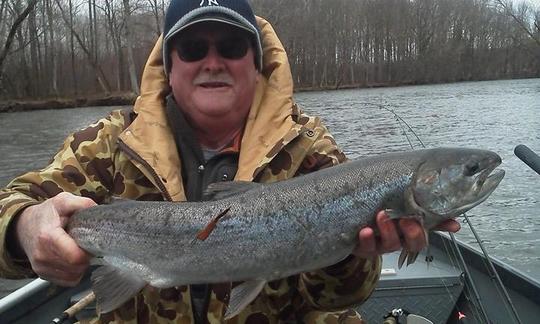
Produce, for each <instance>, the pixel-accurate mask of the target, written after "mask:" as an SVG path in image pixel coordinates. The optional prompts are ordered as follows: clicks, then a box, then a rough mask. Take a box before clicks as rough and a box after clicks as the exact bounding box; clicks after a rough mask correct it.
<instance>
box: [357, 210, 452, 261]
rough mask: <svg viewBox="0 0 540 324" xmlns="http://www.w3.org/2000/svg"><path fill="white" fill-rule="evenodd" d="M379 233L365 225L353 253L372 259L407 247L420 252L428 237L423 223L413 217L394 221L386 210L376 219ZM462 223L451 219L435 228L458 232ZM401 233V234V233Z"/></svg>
mask: <svg viewBox="0 0 540 324" xmlns="http://www.w3.org/2000/svg"><path fill="white" fill-rule="evenodd" d="M375 224H376V225H375V226H376V227H377V229H378V230H377V232H378V235H376V231H375V230H374V228H373V227H369V226H368V227H364V228H362V229H361V230H360V232H359V233H358V238H359V242H358V245H357V246H356V248H355V250H354V251H353V254H354V255H356V256H359V257H362V258H366V259H372V258H375V257H376V256H378V255H381V254H384V253H389V252H394V251H397V250H401V249H402V248H407V250H409V251H411V252H420V251H421V250H422V249H423V248H425V247H426V245H427V242H426V237H425V235H424V229H423V228H422V225H420V223H418V222H417V221H416V220H414V219H412V218H402V219H399V220H398V221H397V222H394V221H392V220H391V219H390V218H389V217H388V215H387V214H386V213H385V212H384V211H380V212H379V213H377V216H376V219H375ZM460 228H461V225H460V224H459V223H458V222H457V221H455V220H453V219H449V220H446V221H444V222H442V223H441V224H440V225H439V226H437V227H436V228H435V230H438V231H447V232H453V233H455V232H457V231H459V229H460ZM400 233H401V235H400Z"/></svg>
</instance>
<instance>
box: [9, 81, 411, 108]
mask: <svg viewBox="0 0 540 324" xmlns="http://www.w3.org/2000/svg"><path fill="white" fill-rule="evenodd" d="M408 85H415V82H400V83H371V84H347V85H339V86H326V87H296V88H295V90H294V92H308V91H326V90H343V89H358V88H366V89H369V88H385V87H398V86H408ZM135 99H137V96H136V95H135V94H133V93H119V94H114V95H106V96H99V95H94V96H90V97H80V98H61V99H56V98H48V99H40V100H23V99H21V100H7V101H0V113H6V112H19V111H32V110H48V109H67V108H78V107H99V106H127V105H133V104H134V103H135Z"/></svg>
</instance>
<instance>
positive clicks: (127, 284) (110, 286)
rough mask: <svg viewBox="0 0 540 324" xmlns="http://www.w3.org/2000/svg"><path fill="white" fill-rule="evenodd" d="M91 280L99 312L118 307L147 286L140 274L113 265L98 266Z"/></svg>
mask: <svg viewBox="0 0 540 324" xmlns="http://www.w3.org/2000/svg"><path fill="white" fill-rule="evenodd" d="M91 280H92V290H93V291H94V294H95V295H96V301H97V305H98V312H99V313H107V312H110V311H112V310H115V309H117V308H118V307H120V306H122V304H124V303H125V302H126V301H128V300H129V299H130V298H131V297H133V296H135V295H136V294H137V293H138V292H139V291H140V290H141V289H142V288H143V287H144V286H146V282H145V281H144V280H142V279H141V278H139V277H138V276H136V275H134V274H132V273H129V272H126V271H122V270H120V269H118V268H115V267H112V266H102V267H99V268H97V269H96V270H94V272H92V276H91Z"/></svg>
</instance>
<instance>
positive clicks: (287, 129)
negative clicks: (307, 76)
mask: <svg viewBox="0 0 540 324" xmlns="http://www.w3.org/2000/svg"><path fill="white" fill-rule="evenodd" d="M258 22H259V24H260V28H261V32H262V36H263V50H264V54H263V57H264V68H263V71H262V74H263V76H264V77H263V78H261V82H259V84H258V86H257V92H256V95H255V99H254V103H253V105H252V108H251V110H250V114H249V116H248V121H247V125H246V127H245V130H244V135H243V137H242V142H241V147H240V155H239V163H238V171H237V173H236V177H235V180H243V181H259V182H273V181H279V180H282V179H287V178H290V177H293V176H295V175H299V174H302V173H307V172H312V171H316V170H318V169H321V168H325V167H329V166H332V165H335V164H338V163H341V162H343V161H345V156H344V155H343V153H342V152H341V150H340V149H339V148H338V146H337V145H336V143H335V141H334V139H333V137H332V136H331V135H330V133H329V132H328V130H327V129H326V128H325V126H324V125H323V124H322V123H321V121H320V120H319V119H318V118H314V117H309V116H307V115H305V114H303V113H302V112H301V111H300V110H299V109H298V107H297V106H296V104H294V101H293V99H292V92H293V91H292V89H293V84H292V77H291V75H290V68H289V65H288V61H287V56H286V54H285V51H284V49H283V46H282V44H281V43H280V41H279V39H278V38H277V36H276V35H275V32H274V30H273V29H272V27H271V26H270V25H269V24H268V23H267V22H266V21H264V20H263V19H259V18H258ZM168 91H169V90H168V85H167V80H166V77H165V75H164V73H163V66H162V57H161V39H160V40H158V42H157V44H156V46H155V47H154V49H153V51H152V53H151V54H150V57H149V60H148V62H147V64H146V66H145V70H144V74H143V78H142V82H141V95H140V96H139V97H138V99H137V101H136V103H135V106H134V109H133V111H131V112H127V111H113V112H112V113H111V114H110V115H109V116H108V117H107V118H104V119H102V120H99V121H98V122H96V123H95V124H92V125H90V126H89V127H87V128H85V129H83V130H81V131H78V132H76V133H74V134H72V135H70V136H69V137H68V138H67V139H66V141H65V142H64V145H63V147H62V148H61V150H60V151H59V152H58V153H57V154H56V156H55V157H54V159H53V160H52V162H51V163H50V165H49V166H47V167H46V168H44V169H42V170H40V171H36V172H30V173H27V174H25V175H22V176H20V177H18V178H17V179H15V180H13V181H12V182H11V183H10V184H9V185H8V187H7V188H6V189H4V190H2V191H0V217H1V218H0V222H1V223H0V224H1V231H0V252H1V257H0V275H1V276H2V277H8V278H21V277H25V276H33V275H35V274H33V273H32V271H31V269H30V268H29V266H28V263H27V262H25V260H15V259H13V258H12V257H11V256H10V255H9V252H8V251H7V248H6V237H7V236H6V232H7V229H8V226H9V224H10V221H11V220H12V218H13V217H14V215H17V213H19V212H20V211H21V210H22V209H23V208H25V207H27V206H29V205H32V204H35V203H37V202H40V201H43V200H45V199H47V198H50V197H53V196H55V195H56V194H58V193H60V192H62V191H67V192H71V193H74V194H77V195H80V196H85V197H90V198H92V199H93V200H94V201H96V202H97V203H101V202H103V201H105V200H107V199H108V198H110V197H111V196H116V197H121V198H127V199H137V200H170V201H184V200H186V197H185V194H184V191H183V181H182V175H181V171H180V170H181V158H180V157H179V156H178V153H177V149H176V146H175V142H174V139H173V136H172V134H171V131H170V127H169V125H168V123H167V119H166V116H165V111H164V99H165V96H166V95H167V93H168ZM380 267H381V261H380V259H375V260H365V259H360V258H356V257H352V256H351V257H349V258H347V259H346V260H344V261H342V262H340V263H338V264H336V265H334V266H331V267H328V268H324V269H320V270H317V271H313V272H309V273H302V274H299V275H295V276H291V277H288V278H284V279H281V280H277V281H274V282H270V283H268V284H267V285H266V286H265V287H264V289H263V291H262V292H261V294H259V296H258V297H257V298H256V299H255V300H254V301H253V302H252V303H251V304H250V305H248V307H247V308H245V309H244V310H243V311H242V312H241V313H240V314H239V315H238V316H236V317H234V318H233V319H231V320H229V321H228V322H229V323H286V322H305V323H338V322H339V323H361V319H360V317H359V315H358V314H357V313H356V312H355V311H354V310H347V309H346V308H347V307H349V306H351V305H354V304H358V303H361V302H362V301H364V300H365V299H366V298H367V297H368V296H369V295H370V294H371V292H372V290H373V288H374V286H375V283H376V282H377V280H378V277H379V273H380ZM231 286H232V284H231V283H223V284H215V285H211V297H210V302H209V307H208V313H207V321H208V322H209V323H219V322H222V321H223V314H224V313H225V310H226V304H227V298H228V297H227V296H228V295H229V292H230V289H231ZM190 303H191V298H190V289H189V287H187V286H183V287H175V288H169V289H163V290H158V289H155V288H152V287H147V288H145V289H143V291H141V293H139V294H138V295H137V296H136V297H135V298H133V299H131V300H130V301H128V302H127V303H126V304H125V305H123V306H122V307H120V308H119V309H117V310H116V311H114V312H112V313H108V314H103V315H101V317H100V318H99V319H96V320H95V321H96V322H103V323H108V322H117V323H136V322H140V323H148V322H151V323H161V322H166V323H170V322H173V323H192V322H193V314H192V311H191V304H190Z"/></svg>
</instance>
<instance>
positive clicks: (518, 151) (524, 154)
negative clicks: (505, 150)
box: [514, 144, 540, 174]
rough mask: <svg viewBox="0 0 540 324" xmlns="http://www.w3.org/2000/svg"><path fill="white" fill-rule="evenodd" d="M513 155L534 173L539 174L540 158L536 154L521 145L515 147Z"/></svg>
mask: <svg viewBox="0 0 540 324" xmlns="http://www.w3.org/2000/svg"><path fill="white" fill-rule="evenodd" d="M514 154H515V155H516V156H517V157H518V158H519V159H520V160H521V161H523V162H525V164H527V165H528V166H529V167H530V168H531V169H533V170H534V171H536V173H538V174H540V156H538V154H536V153H534V152H533V151H532V150H531V149H530V148H528V147H527V146H525V145H523V144H520V145H518V146H516V148H515V149H514Z"/></svg>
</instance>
